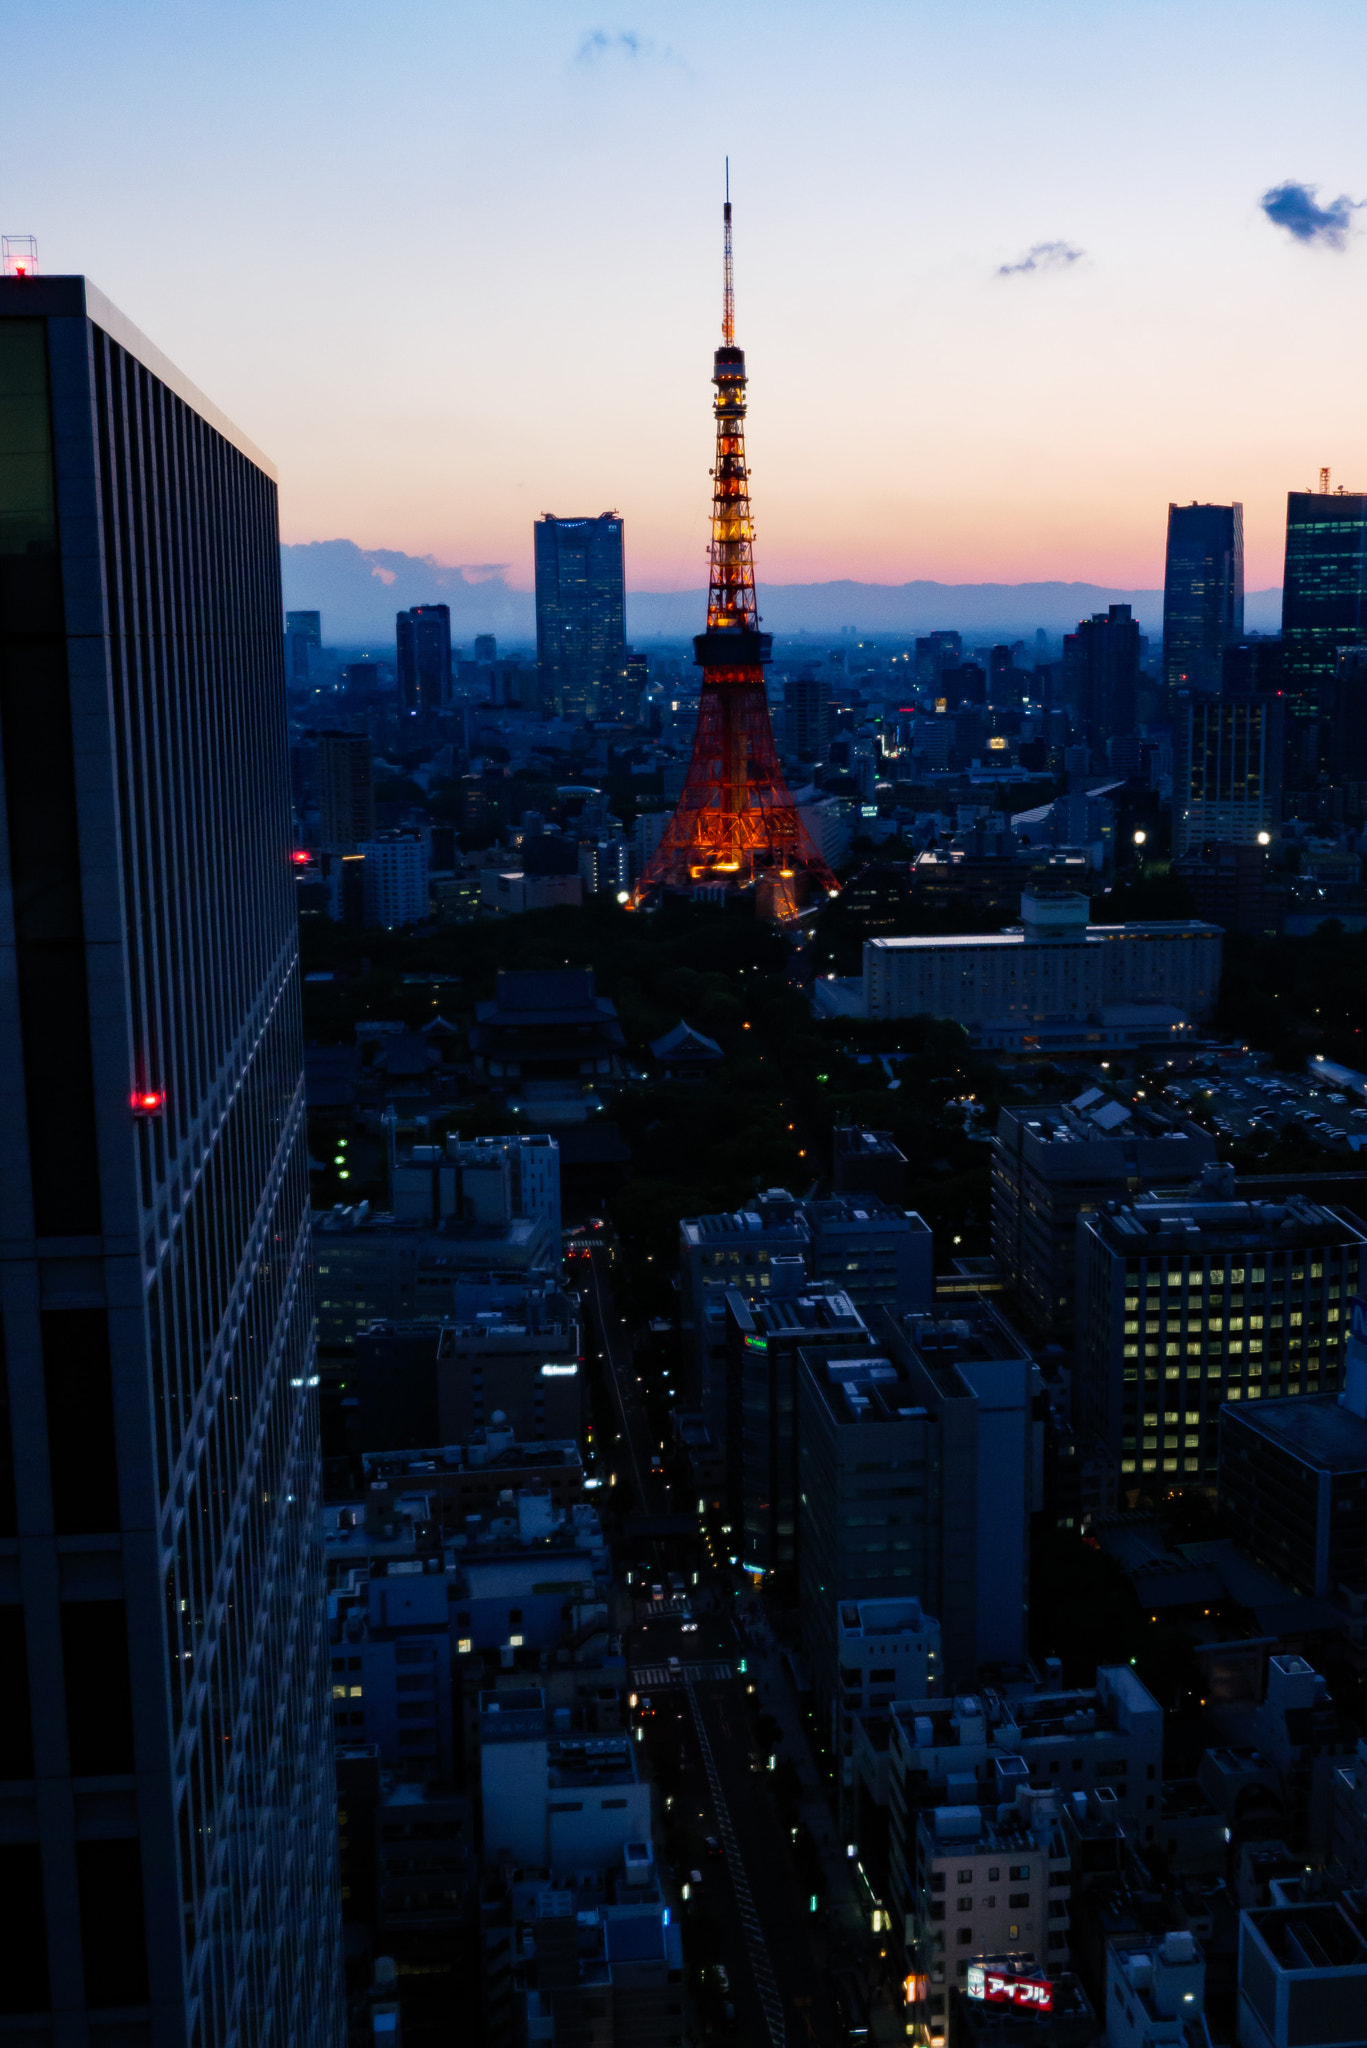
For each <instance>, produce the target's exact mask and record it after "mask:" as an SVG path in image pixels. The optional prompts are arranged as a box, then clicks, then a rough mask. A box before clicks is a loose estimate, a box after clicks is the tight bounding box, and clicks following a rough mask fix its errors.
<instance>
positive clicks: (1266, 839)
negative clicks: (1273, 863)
mask: <svg viewBox="0 0 1367 2048" xmlns="http://www.w3.org/2000/svg"><path fill="white" fill-rule="evenodd" d="M1258 844H1259V846H1270V845H1271V844H1272V834H1271V833H1270V832H1260V833H1259V834H1258Z"/></svg>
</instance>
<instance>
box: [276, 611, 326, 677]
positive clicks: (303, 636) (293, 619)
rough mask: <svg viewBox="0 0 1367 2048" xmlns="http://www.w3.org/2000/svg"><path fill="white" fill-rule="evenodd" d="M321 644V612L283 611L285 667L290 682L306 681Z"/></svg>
mask: <svg viewBox="0 0 1367 2048" xmlns="http://www.w3.org/2000/svg"><path fill="white" fill-rule="evenodd" d="M322 645H323V615H322V613H321V612H286V613H285V668H286V673H287V674H288V676H289V680H290V681H291V682H292V683H307V682H308V681H309V680H310V678H311V677H312V674H313V667H312V663H313V659H314V657H315V656H316V655H317V654H318V653H319V651H320V649H321V648H322Z"/></svg>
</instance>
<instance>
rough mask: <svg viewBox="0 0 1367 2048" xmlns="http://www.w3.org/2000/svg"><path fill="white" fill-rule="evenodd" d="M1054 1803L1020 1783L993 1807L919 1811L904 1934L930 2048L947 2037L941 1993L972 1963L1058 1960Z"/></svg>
mask: <svg viewBox="0 0 1367 2048" xmlns="http://www.w3.org/2000/svg"><path fill="white" fill-rule="evenodd" d="M1059 1809H1060V1798H1059V1795H1058V1794H1057V1793H1054V1792H1034V1791H1032V1790H1031V1789H1030V1788H1029V1787H1024V1788H1022V1789H1021V1790H1020V1791H1018V1792H1017V1793H1016V1794H1015V1796H1014V1798H1009V1797H1004V1798H1003V1801H1002V1803H1000V1804H998V1805H996V1806H994V1807H993V1808H983V1807H979V1806H971V1805H962V1806H941V1807H932V1808H929V1809H927V1810H926V1811H924V1812H922V1813H921V1814H920V1815H919V1817H918V1821H917V1827H916V1882H915V1892H914V1897H913V1902H912V1908H911V1911H910V1913H909V1914H908V1916H907V1919H906V1923H905V1929H904V1939H905V1941H906V1946H907V1949H908V1952H909V1955H910V1958H911V1967H912V1969H913V1971H915V1972H919V1973H923V1974H925V1975H926V1976H928V1977H929V1979H930V1985H929V2001H928V2010H927V2026H928V2032H929V2036H930V2041H931V2043H932V2048H936V2044H943V2043H944V2041H945V2039H946V2029H947V2015H948V1992H949V1989H950V1987H955V1988H958V1989H962V1988H964V1987H965V1985H966V1984H967V1980H968V1973H969V1969H970V1967H971V1965H972V1964H973V1962H974V1961H975V1960H978V1959H981V1958H983V1957H986V1956H992V1957H994V1958H1001V1959H1008V1958H1009V1959H1010V1961H1011V1962H1013V1963H1015V1964H1017V1965H1029V1964H1034V1965H1037V1966H1038V1967H1039V1969H1040V1970H1041V1971H1048V1970H1050V1969H1051V1968H1058V1967H1061V1966H1063V1965H1065V1964H1066V1962H1067V1959H1068V1920H1069V1912H1068V1900H1069V1890H1070V1869H1071V1865H1070V1860H1069V1855H1068V1846H1067V1842H1066V1840H1065V1838H1064V1833H1063V1827H1062V1823H1061V1820H1060V1814H1059ZM899 1931H902V1930H899Z"/></svg>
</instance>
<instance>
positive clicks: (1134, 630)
mask: <svg viewBox="0 0 1367 2048" xmlns="http://www.w3.org/2000/svg"><path fill="white" fill-rule="evenodd" d="M1142 651H1143V643H1142V640H1141V637H1140V632H1139V623H1138V621H1137V620H1136V619H1135V618H1134V616H1133V615H1132V613H1131V611H1130V607H1129V606H1128V605H1127V604H1113V605H1111V606H1110V607H1109V609H1108V610H1106V611H1104V612H1096V613H1094V614H1093V616H1092V617H1091V618H1090V619H1083V620H1081V621H1080V622H1079V625H1078V629H1077V631H1076V632H1075V633H1067V634H1065V635H1064V640H1063V676H1064V688H1065V690H1066V692H1067V694H1068V697H1069V701H1070V703H1071V707H1072V710H1073V713H1074V716H1075V717H1076V718H1077V720H1078V721H1079V723H1080V725H1081V726H1082V728H1083V730H1084V731H1085V732H1086V734H1087V737H1088V739H1089V740H1090V741H1091V744H1092V747H1093V749H1094V750H1095V751H1096V752H1098V753H1102V752H1103V750H1104V748H1105V745H1106V742H1107V740H1108V739H1110V738H1111V737H1112V735H1113V734H1116V733H1131V732H1133V731H1134V729H1135V726H1136V724H1137V722H1138V721H1137V718H1136V698H1137V693H1138V689H1139V663H1140V656H1141V654H1142Z"/></svg>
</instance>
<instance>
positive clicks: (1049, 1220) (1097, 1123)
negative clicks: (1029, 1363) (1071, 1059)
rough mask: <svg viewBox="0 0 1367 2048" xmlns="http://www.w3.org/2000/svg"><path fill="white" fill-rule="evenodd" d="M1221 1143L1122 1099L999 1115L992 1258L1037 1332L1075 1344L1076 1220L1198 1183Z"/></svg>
mask: <svg viewBox="0 0 1367 2048" xmlns="http://www.w3.org/2000/svg"><path fill="white" fill-rule="evenodd" d="M1214 1164H1215V1140H1214V1139H1213V1138H1212V1137H1211V1135H1210V1133H1209V1132H1208V1131H1205V1130H1202V1128H1201V1126H1200V1125H1199V1124H1193V1123H1183V1124H1178V1123H1177V1121H1176V1120H1175V1119H1174V1118H1172V1117H1170V1116H1166V1115H1165V1114H1164V1113H1163V1112H1162V1111H1161V1110H1153V1109H1148V1108H1141V1107H1139V1106H1138V1105H1135V1106H1134V1107H1131V1106H1130V1105H1129V1104H1126V1103H1122V1102H1119V1101H1117V1100H1116V1099H1115V1098H1113V1097H1110V1096H1107V1095H1106V1094H1104V1093H1103V1091H1102V1090H1101V1089H1099V1088H1093V1089H1088V1090H1084V1092H1083V1094H1081V1095H1079V1096H1077V1097H1075V1098H1074V1100H1073V1101H1072V1102H1064V1103H1059V1104H1057V1105H1052V1104H1033V1103H1032V1104H1029V1105H1027V1106H1025V1107H1023V1108H1019V1109H1011V1108H1007V1109H1003V1110H1002V1112H1001V1115H1000V1116H999V1117H998V1119H997V1129H996V1132H995V1134H994V1136H993V1141H992V1253H993V1257H994V1258H995V1259H996V1261H997V1263H998V1265H999V1267H1000V1268H1001V1273H1002V1278H1003V1280H1004V1282H1005V1284H1006V1286H1007V1288H1008V1289H1009V1290H1010V1292H1011V1293H1012V1294H1013V1295H1014V1296H1015V1299H1016V1303H1017V1304H1018V1307H1019V1310H1020V1313H1021V1315H1022V1317H1023V1319H1024V1320H1025V1321H1026V1322H1027V1323H1028V1324H1029V1325H1030V1327H1031V1328H1032V1329H1035V1330H1039V1331H1040V1332H1041V1333H1043V1334H1044V1335H1046V1336H1049V1337H1054V1338H1057V1339H1059V1340H1060V1341H1062V1342H1064V1343H1070V1342H1071V1340H1072V1335H1073V1322H1074V1317H1075V1314H1076V1303H1075V1299H1074V1284H1073V1275H1074V1268H1075V1264H1076V1258H1077V1219H1078V1216H1079V1214H1081V1213H1082V1212H1083V1211H1084V1210H1088V1209H1094V1208H1096V1207H1097V1206H1098V1205H1101V1204H1104V1203H1106V1202H1108V1201H1124V1200H1125V1199H1126V1198H1127V1197H1128V1196H1131V1195H1134V1194H1137V1193H1138V1192H1139V1191H1140V1190H1141V1189H1143V1188H1152V1187H1172V1186H1174V1185H1177V1184H1180V1183H1181V1182H1183V1181H1188V1182H1195V1181H1199V1179H1200V1177H1201V1175H1202V1173H1203V1172H1204V1171H1205V1169H1206V1168H1207V1167H1208V1166H1213V1165H1214Z"/></svg>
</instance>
